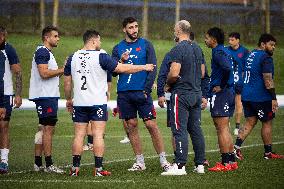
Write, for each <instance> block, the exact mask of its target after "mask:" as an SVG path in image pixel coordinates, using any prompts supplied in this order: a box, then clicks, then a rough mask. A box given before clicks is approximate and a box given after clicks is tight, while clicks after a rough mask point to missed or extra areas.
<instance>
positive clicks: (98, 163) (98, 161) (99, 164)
mask: <svg viewBox="0 0 284 189" xmlns="http://www.w3.org/2000/svg"><path fill="white" fill-rule="evenodd" d="M95 167H96V168H101V167H103V157H97V156H95Z"/></svg>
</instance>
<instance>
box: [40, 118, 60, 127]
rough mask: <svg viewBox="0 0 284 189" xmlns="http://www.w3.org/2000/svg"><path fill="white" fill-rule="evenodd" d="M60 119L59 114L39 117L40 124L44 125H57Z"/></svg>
mask: <svg viewBox="0 0 284 189" xmlns="http://www.w3.org/2000/svg"><path fill="white" fill-rule="evenodd" d="M57 121H58V119H57V116H49V117H43V118H39V124H41V125H43V126H47V125H48V126H55V125H56V122H57Z"/></svg>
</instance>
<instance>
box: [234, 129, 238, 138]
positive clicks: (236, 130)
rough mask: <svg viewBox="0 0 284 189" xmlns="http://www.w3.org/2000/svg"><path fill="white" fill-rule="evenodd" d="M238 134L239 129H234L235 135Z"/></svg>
mask: <svg viewBox="0 0 284 189" xmlns="http://www.w3.org/2000/svg"><path fill="white" fill-rule="evenodd" d="M238 134H239V129H237V128H235V130H234V135H235V136H238Z"/></svg>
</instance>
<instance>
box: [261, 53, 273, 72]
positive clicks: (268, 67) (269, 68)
mask: <svg viewBox="0 0 284 189" xmlns="http://www.w3.org/2000/svg"><path fill="white" fill-rule="evenodd" d="M262 73H273V59H272V58H271V57H270V56H265V57H264V59H263V61H262Z"/></svg>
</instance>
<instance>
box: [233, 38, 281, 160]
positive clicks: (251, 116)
mask: <svg viewBox="0 0 284 189" xmlns="http://www.w3.org/2000/svg"><path fill="white" fill-rule="evenodd" d="M275 43H276V39H275V38H274V37H273V36H272V35H270V34H263V35H261V36H260V38H259V42H258V49H255V50H253V51H252V52H251V53H250V54H249V57H248V58H247V60H246V63H245V69H244V71H245V73H244V86H243V91H242V103H243V107H244V114H245V118H246V121H245V124H244V127H243V128H242V129H241V130H240V131H239V135H238V137H237V139H236V143H235V146H234V147H235V155H236V157H237V158H238V159H243V156H242V154H241V150H240V147H241V145H242V143H243V141H244V140H245V139H246V137H247V136H248V135H249V133H250V132H251V131H252V129H253V128H254V126H255V125H256V123H257V121H258V120H260V121H261V122H262V129H261V136H262V140H263V144H264V156H263V157H264V159H280V158H284V156H282V155H278V154H275V153H273V152H272V120H273V118H274V117H275V112H276V111H277V109H278V103H277V99H276V94H275V86H274V80H273V78H274V64H273V59H272V55H273V51H274V49H275Z"/></svg>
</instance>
